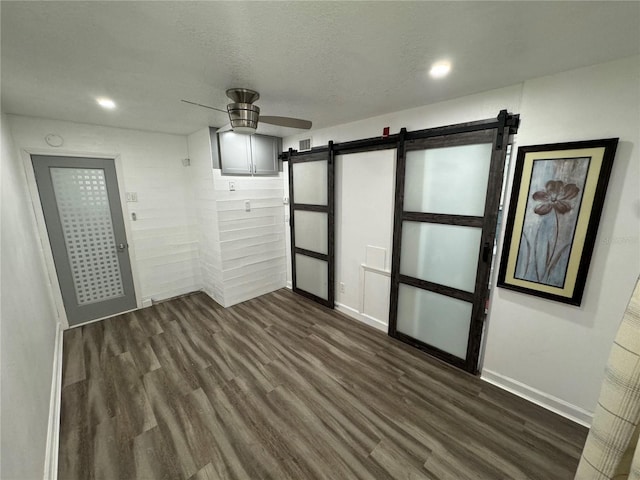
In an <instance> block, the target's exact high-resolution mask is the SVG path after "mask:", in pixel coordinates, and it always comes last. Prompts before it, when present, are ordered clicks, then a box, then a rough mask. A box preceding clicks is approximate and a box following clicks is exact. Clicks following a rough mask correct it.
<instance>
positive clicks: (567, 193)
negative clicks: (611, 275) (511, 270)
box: [515, 157, 590, 288]
mask: <svg viewBox="0 0 640 480" xmlns="http://www.w3.org/2000/svg"><path fill="white" fill-rule="evenodd" d="M589 160H590V158H589V157H584V158H571V159H545V160H536V161H534V162H533V170H532V172H531V183H530V187H529V195H528V196H527V206H526V210H525V217H524V224H523V228H522V235H521V238H520V245H519V248H518V257H517V261H516V269H515V278H519V279H521V280H528V281H530V282H535V283H542V284H545V285H552V286H554V287H560V288H562V287H563V286H564V283H565V279H566V275H567V264H568V262H569V255H570V253H571V245H572V244H573V236H574V233H575V230H576V223H577V220H578V214H579V212H580V204H581V201H582V192H583V191H584V186H585V183H586V178H587V173H588V171H589Z"/></svg>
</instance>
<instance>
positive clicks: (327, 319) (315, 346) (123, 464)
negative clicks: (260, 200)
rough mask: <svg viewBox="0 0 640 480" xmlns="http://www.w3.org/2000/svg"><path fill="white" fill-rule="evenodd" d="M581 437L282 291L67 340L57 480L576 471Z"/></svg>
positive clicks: (87, 330)
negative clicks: (229, 306) (223, 306)
mask: <svg viewBox="0 0 640 480" xmlns="http://www.w3.org/2000/svg"><path fill="white" fill-rule="evenodd" d="M585 437H586V429H584V428H582V427H579V426H577V425H575V424H573V423H571V422H569V421H567V420H565V419H563V418H561V417H558V416H556V415H554V414H552V413H550V412H548V411H545V410H543V409H541V408H538V407H536V406H534V405H531V404H529V403H527V402H525V401H523V400H521V399H519V398H517V397H514V396H512V395H510V394H509V393H507V392H504V391H501V390H499V389H497V388H495V387H493V386H491V385H489V384H486V383H484V382H482V381H481V380H479V379H477V378H475V377H472V376H469V375H467V374H465V373H463V372H459V371H457V370H455V369H453V368H449V367H448V366H445V365H442V364H440V363H439V362H437V361H434V360H431V359H430V358H429V357H427V356H426V355H424V354H422V353H421V352H419V351H417V350H414V349H412V348H411V347H408V346H406V345H404V344H402V343H400V342H398V341H396V340H394V339H391V338H389V337H387V336H386V335H384V334H383V333H381V332H378V331H375V330H373V329H371V328H369V327H367V326H364V325H361V324H359V323H357V322H354V321H352V320H351V319H349V318H347V317H345V316H343V315H341V314H339V313H336V312H333V311H330V310H327V309H325V308H323V307H320V306H317V305H316V304H313V303H312V302H310V301H308V300H306V299H304V298H301V297H299V296H297V295H295V294H293V293H291V292H289V291H286V290H281V291H278V292H274V293H272V294H269V295H265V296H263V297H260V298H256V299H253V300H250V301H248V302H245V303H243V304H240V305H236V306H234V307H231V308H228V309H223V308H222V307H220V306H218V305H217V304H216V303H215V302H213V301H212V300H210V299H209V298H208V297H207V296H206V295H204V294H195V295H191V296H187V297H182V298H179V299H175V300H171V301H169V302H165V303H161V304H158V305H155V306H153V307H150V308H146V309H143V310H139V311H136V312H132V313H128V314H125V315H120V316H118V317H114V318H111V319H109V320H105V321H102V322H98V323H94V324H91V325H87V326H84V327H80V328H76V329H73V330H69V331H66V332H65V335H64V376H63V390H62V421H61V438H60V459H59V460H60V462H59V469H60V470H59V478H60V479H61V480H72V479H83V480H84V479H94V478H96V479H118V480H120V479H129V478H148V479H194V480H195V479H198V480H205V479H207V480H213V479H219V478H220V479H227V478H234V479H235V478H237V479H261V478H271V479H278V480H280V479H288V478H291V479H298V480H301V479H316V478H318V479H319V478H323V479H334V480H339V479H351V478H354V479H356V478H357V479H387V478H389V479H390V478H394V479H398V478H402V479H409V478H411V479H418V478H427V479H452V480H454V479H455V480H463V479H474V480H477V479H491V480H497V479H545V480H551V479H553V480H555V479H572V478H573V473H574V471H575V469H576V466H577V462H578V458H579V454H580V451H581V449H582V445H583V443H584V440H585Z"/></svg>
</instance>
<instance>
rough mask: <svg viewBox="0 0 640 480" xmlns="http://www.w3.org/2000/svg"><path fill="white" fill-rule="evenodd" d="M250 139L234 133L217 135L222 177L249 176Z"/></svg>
mask: <svg viewBox="0 0 640 480" xmlns="http://www.w3.org/2000/svg"><path fill="white" fill-rule="evenodd" d="M250 138H251V137H250V136H249V135H242V134H239V133H234V132H224V133H220V134H218V145H219V148H220V167H221V169H222V174H223V175H251V146H250V144H249V142H250V140H249V139H250Z"/></svg>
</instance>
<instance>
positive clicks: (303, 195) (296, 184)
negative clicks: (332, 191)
mask: <svg viewBox="0 0 640 480" xmlns="http://www.w3.org/2000/svg"><path fill="white" fill-rule="evenodd" d="M293 201H294V202H295V203H306V204H309V205H327V161H326V160H318V161H315V162H300V163H294V164H293Z"/></svg>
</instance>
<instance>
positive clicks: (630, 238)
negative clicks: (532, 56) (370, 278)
mask: <svg viewBox="0 0 640 480" xmlns="http://www.w3.org/2000/svg"><path fill="white" fill-rule="evenodd" d="M638 85H640V58H639V57H632V58H627V59H622V60H618V61H614V62H609V63H606V64H602V65H596V66H592V67H589V68H583V69H579V70H574V71H570V72H566V73H562V74H558V75H553V76H549V77H544V78H540V79H534V80H530V81H526V82H524V83H523V84H519V85H514V86H511V87H507V88H502V89H498V90H493V91H490V92H486V93H482V94H478V95H472V96H468V97H463V98H459V99H456V100H452V101H448V102H442V103H439V104H435V105H429V106H425V107H419V108H415V109H411V110H405V111H402V112H396V113H393V114H388V115H383V116H379V117H375V118H370V119H366V120H362V121H359V122H354V123H350V124H346V125H339V126H336V127H331V128H326V129H321V130H315V131H311V132H304V133H301V134H300V135H296V136H293V137H288V138H286V139H284V144H283V148H284V150H286V149H288V148H289V147H292V148H297V146H298V140H299V139H302V138H307V137H308V136H309V135H311V136H312V138H313V145H314V146H320V145H325V144H326V143H327V142H328V141H329V140H333V141H334V142H344V141H349V140H355V139H360V138H367V137H375V136H379V135H381V134H382V129H383V127H386V126H389V127H391V133H395V132H398V131H399V129H400V128H401V127H406V128H407V129H408V130H417V129H423V128H430V127H436V126H442V125H449V124H453V123H460V122H468V121H472V120H481V119H486V118H491V117H495V116H496V115H497V113H498V111H499V110H501V109H507V110H509V111H510V112H513V113H520V115H521V120H522V122H521V126H520V130H519V132H518V135H517V136H516V147H517V145H518V144H520V145H530V144H541V143H548V142H566V141H577V140H587V139H597V138H605V137H620V144H619V146H618V153H617V155H616V160H615V162H614V167H613V173H612V177H611V180H610V183H609V190H608V193H607V199H606V202H605V206H604V212H603V217H602V220H601V223H600V227H599V232H598V237H597V242H596V246H595V250H594V254H593V258H592V261H591V268H590V271H589V278H588V281H587V286H586V290H585V295H584V300H583V305H582V306H581V307H579V308H577V307H570V306H565V305H563V304H560V303H557V302H551V301H547V300H542V299H539V298H536V297H532V296H528V295H525V294H519V293H515V292H510V291H506V290H503V289H496V286H495V279H494V280H493V281H494V284H493V285H492V291H493V292H495V293H494V294H493V295H492V299H491V305H490V316H489V320H488V329H487V335H486V349H485V351H484V365H483V366H482V371H483V378H485V379H487V380H489V381H492V382H494V383H497V384H499V385H500V386H502V387H504V388H508V389H511V390H512V391H515V392H517V393H518V394H520V395H523V396H526V397H528V398H531V399H532V400H534V401H537V402H539V403H541V404H544V405H545V406H547V407H548V408H552V409H555V410H557V411H561V412H562V413H563V414H565V415H567V416H570V417H572V418H574V419H576V420H578V421H582V422H584V423H588V422H589V421H590V413H591V412H593V409H594V407H595V403H596V400H597V396H598V392H599V389H600V383H601V381H602V377H603V373H604V366H605V364H606V359H607V356H608V353H609V350H610V347H611V343H612V341H613V338H614V335H615V331H616V329H617V326H618V324H619V321H620V319H621V316H622V313H623V312H624V309H625V307H626V304H627V301H628V299H629V297H630V295H631V291H632V289H633V286H634V284H635V279H636V277H637V276H638V274H639V273H640V249H639V248H638V243H639V238H638V235H639V230H640V220H639V216H640V199H639V192H640V185H639V184H640V172H639V167H638V166H639V164H640V154H639V153H638V145H639V141H640V138H639V135H640V90H639V89H638ZM512 176H513V163H512V166H511V172H509V185H511V183H512ZM356 177H357V176H354V175H350V176H349V177H348V176H344V172H341V170H340V169H339V170H338V171H337V179H336V181H337V183H338V185H340V192H342V193H338V194H337V199H338V200H339V202H340V203H342V206H340V207H338V209H339V210H338V211H337V212H338V214H340V209H342V211H350V210H351V209H353V208H356V205H357V203H358V199H359V198H360V196H361V195H367V194H369V193H370V192H369V187H368V185H366V184H359V183H358V182H357V181H356ZM378 181H387V182H389V183H391V182H393V178H392V177H391V176H389V175H388V174H384V173H382V172H381V173H380V178H379V179H378ZM392 188H394V187H392ZM506 208H508V205H507V206H506ZM377 221H378V222H381V223H382V224H385V223H386V222H388V221H389V219H387V221H384V220H382V219H380V218H378V219H377ZM342 222H344V219H342V218H340V216H338V217H337V218H336V224H337V225H340V224H341V223H342ZM370 223H371V218H370V217H366V216H363V217H362V218H361V220H360V223H359V224H357V226H356V227H360V228H362V229H363V230H364V231H366V230H367V229H368V228H369V226H370ZM367 235H370V234H367ZM369 238H371V240H369ZM350 241H351V240H350V239H346V238H344V237H342V238H340V239H339V240H338V241H337V242H336V249H337V254H338V255H342V256H341V257H340V263H341V264H344V265H347V266H348V265H353V264H354V263H357V262H358V261H359V258H357V256H356V255H359V253H357V251H356V250H352V251H353V252H354V253H352V254H349V255H345V252H348V251H350V246H349V243H350ZM369 241H371V242H373V241H374V240H373V237H372V236H368V237H367V238H364V239H360V240H359V242H360V243H363V242H364V243H367V242H369ZM341 250H342V252H343V253H342V254H340V253H339V252H340V251H341ZM499 258H500V250H499V251H498V252H497V255H496V259H499ZM339 268H341V269H343V270H341V272H342V271H343V272H345V275H346V274H347V273H346V272H347V270H346V269H344V267H339ZM341 281H343V278H341V277H340V275H336V283H337V284H339V282H341ZM345 287H346V288H348V287H347V282H345ZM358 288H361V287H360V286H359V287H358ZM336 291H338V289H337V288H336ZM379 295H388V289H386V291H385V287H384V286H383V285H380V290H379ZM354 298H355V297H354V296H353V295H352V294H348V295H345V296H342V297H339V299H342V300H344V302H345V307H348V308H351V309H354V310H357V309H358V305H357V304H356V303H355V300H354ZM354 316H355V315H354Z"/></svg>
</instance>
